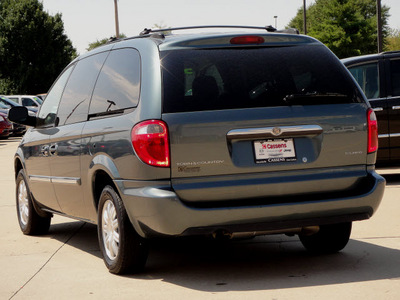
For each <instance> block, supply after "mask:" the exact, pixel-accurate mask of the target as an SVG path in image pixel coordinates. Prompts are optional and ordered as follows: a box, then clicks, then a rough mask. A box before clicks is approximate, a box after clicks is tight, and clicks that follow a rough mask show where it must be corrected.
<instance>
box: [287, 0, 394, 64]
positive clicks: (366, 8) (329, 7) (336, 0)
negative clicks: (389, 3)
mask: <svg viewBox="0 0 400 300" xmlns="http://www.w3.org/2000/svg"><path fill="white" fill-rule="evenodd" d="M306 12H307V34H308V35H310V36H312V37H315V38H316V39H318V40H320V41H321V42H322V43H324V44H325V45H326V46H328V47H329V48H330V49H331V50H332V51H333V52H334V53H335V54H336V55H337V56H338V57H340V58H343V57H349V56H356V55H361V54H371V53H376V52H377V49H378V45H377V18H376V0H316V1H315V2H314V3H313V4H311V5H310V6H309V7H308V8H307V11H306ZM388 18H389V8H388V7H386V6H383V7H382V24H383V37H384V43H386V38H387V36H388V33H389V27H388V23H387V21H388ZM288 27H295V28H297V29H299V30H300V32H304V29H303V8H300V9H299V10H298V12H297V15H296V16H295V17H294V18H293V19H292V20H291V21H290V23H289V25H288Z"/></svg>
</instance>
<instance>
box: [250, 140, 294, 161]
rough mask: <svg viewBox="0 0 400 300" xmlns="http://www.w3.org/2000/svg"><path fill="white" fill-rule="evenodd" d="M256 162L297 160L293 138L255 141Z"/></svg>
mask: <svg viewBox="0 0 400 300" xmlns="http://www.w3.org/2000/svg"><path fill="white" fill-rule="evenodd" d="M254 152H255V157H256V163H258V164H262V163H272V162H288V161H296V151H295V148H294V142H293V139H269V140H263V141H255V142H254Z"/></svg>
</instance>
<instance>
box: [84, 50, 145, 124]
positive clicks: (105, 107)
mask: <svg viewBox="0 0 400 300" xmlns="http://www.w3.org/2000/svg"><path fill="white" fill-rule="evenodd" d="M139 94H140V55H139V52H138V51H137V50H135V49H131V48H126V49H118V50H114V51H111V53H110V55H109V57H108V58H107V61H106V62H105V63H104V66H103V68H102V70H101V72H100V75H99V78H98V80H97V84H96V87H95V89H94V92H93V97H92V102H91V104H90V111H89V115H90V116H98V115H102V114H108V113H113V112H119V111H123V110H124V109H126V108H132V107H136V106H137V104H138V101H139Z"/></svg>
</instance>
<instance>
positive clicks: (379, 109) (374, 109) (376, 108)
mask: <svg viewBox="0 0 400 300" xmlns="http://www.w3.org/2000/svg"><path fill="white" fill-rule="evenodd" d="M372 110H373V111H383V107H375V108H373V109H372Z"/></svg>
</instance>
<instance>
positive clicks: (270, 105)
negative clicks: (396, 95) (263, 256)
mask: <svg viewBox="0 0 400 300" xmlns="http://www.w3.org/2000/svg"><path fill="white" fill-rule="evenodd" d="M228 40H229V39H228ZM205 43H206V42H204V41H203V42H202V44H205ZM165 48H167V47H165ZM161 53H162V55H161V56H162V57H161V58H162V71H163V84H164V90H163V92H164V93H163V94H164V99H163V101H164V102H163V115H162V119H163V120H164V121H165V122H166V123H167V125H168V128H169V133H170V148H171V149H170V150H171V181H172V186H173V188H174V190H175V191H176V193H177V194H178V196H179V197H180V198H181V199H182V200H183V201H186V202H191V203H192V204H193V205H198V204H200V205H201V204H202V203H203V204H204V203H205V205H214V204H215V205H217V203H218V202H221V201H222V202H224V201H225V203H226V201H227V200H233V201H234V202H236V203H238V202H237V200H245V202H243V205H246V203H251V201H250V199H252V200H254V199H265V198H268V197H269V198H271V197H272V198H274V197H275V198H277V197H278V198H282V197H283V198H284V197H288V196H294V195H299V197H300V196H301V195H323V194H325V195H328V196H326V198H327V199H329V197H332V195H333V193H340V192H341V191H346V194H349V193H350V192H349V191H350V190H356V189H358V188H359V186H360V182H362V180H363V179H365V177H366V175H367V172H366V162H367V126H366V120H367V109H368V105H367V104H366V103H365V101H364V99H363V97H362V96H361V94H360V92H359V90H358V88H357V87H356V86H355V84H354V82H353V80H352V79H351V78H350V76H349V74H348V72H347V71H346V70H345V68H344V66H343V65H342V64H341V63H340V62H339V61H338V59H337V58H336V57H334V55H332V53H331V52H330V51H329V50H328V49H326V47H324V46H323V45H321V44H317V43H311V44H309V45H307V44H306V45H295V46H290V45H287V46H285V47H265V48H264V47H257V48H251V47H249V48H243V47H241V48H234V49H231V48H227V49H222V48H218V49H197V50H192V49H190V50H187V49H178V50H169V51H164V52H161ZM273 201H276V199H275V200H273ZM273 201H272V202H273ZM299 201H300V200H299ZM272 202H271V203H272Z"/></svg>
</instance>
